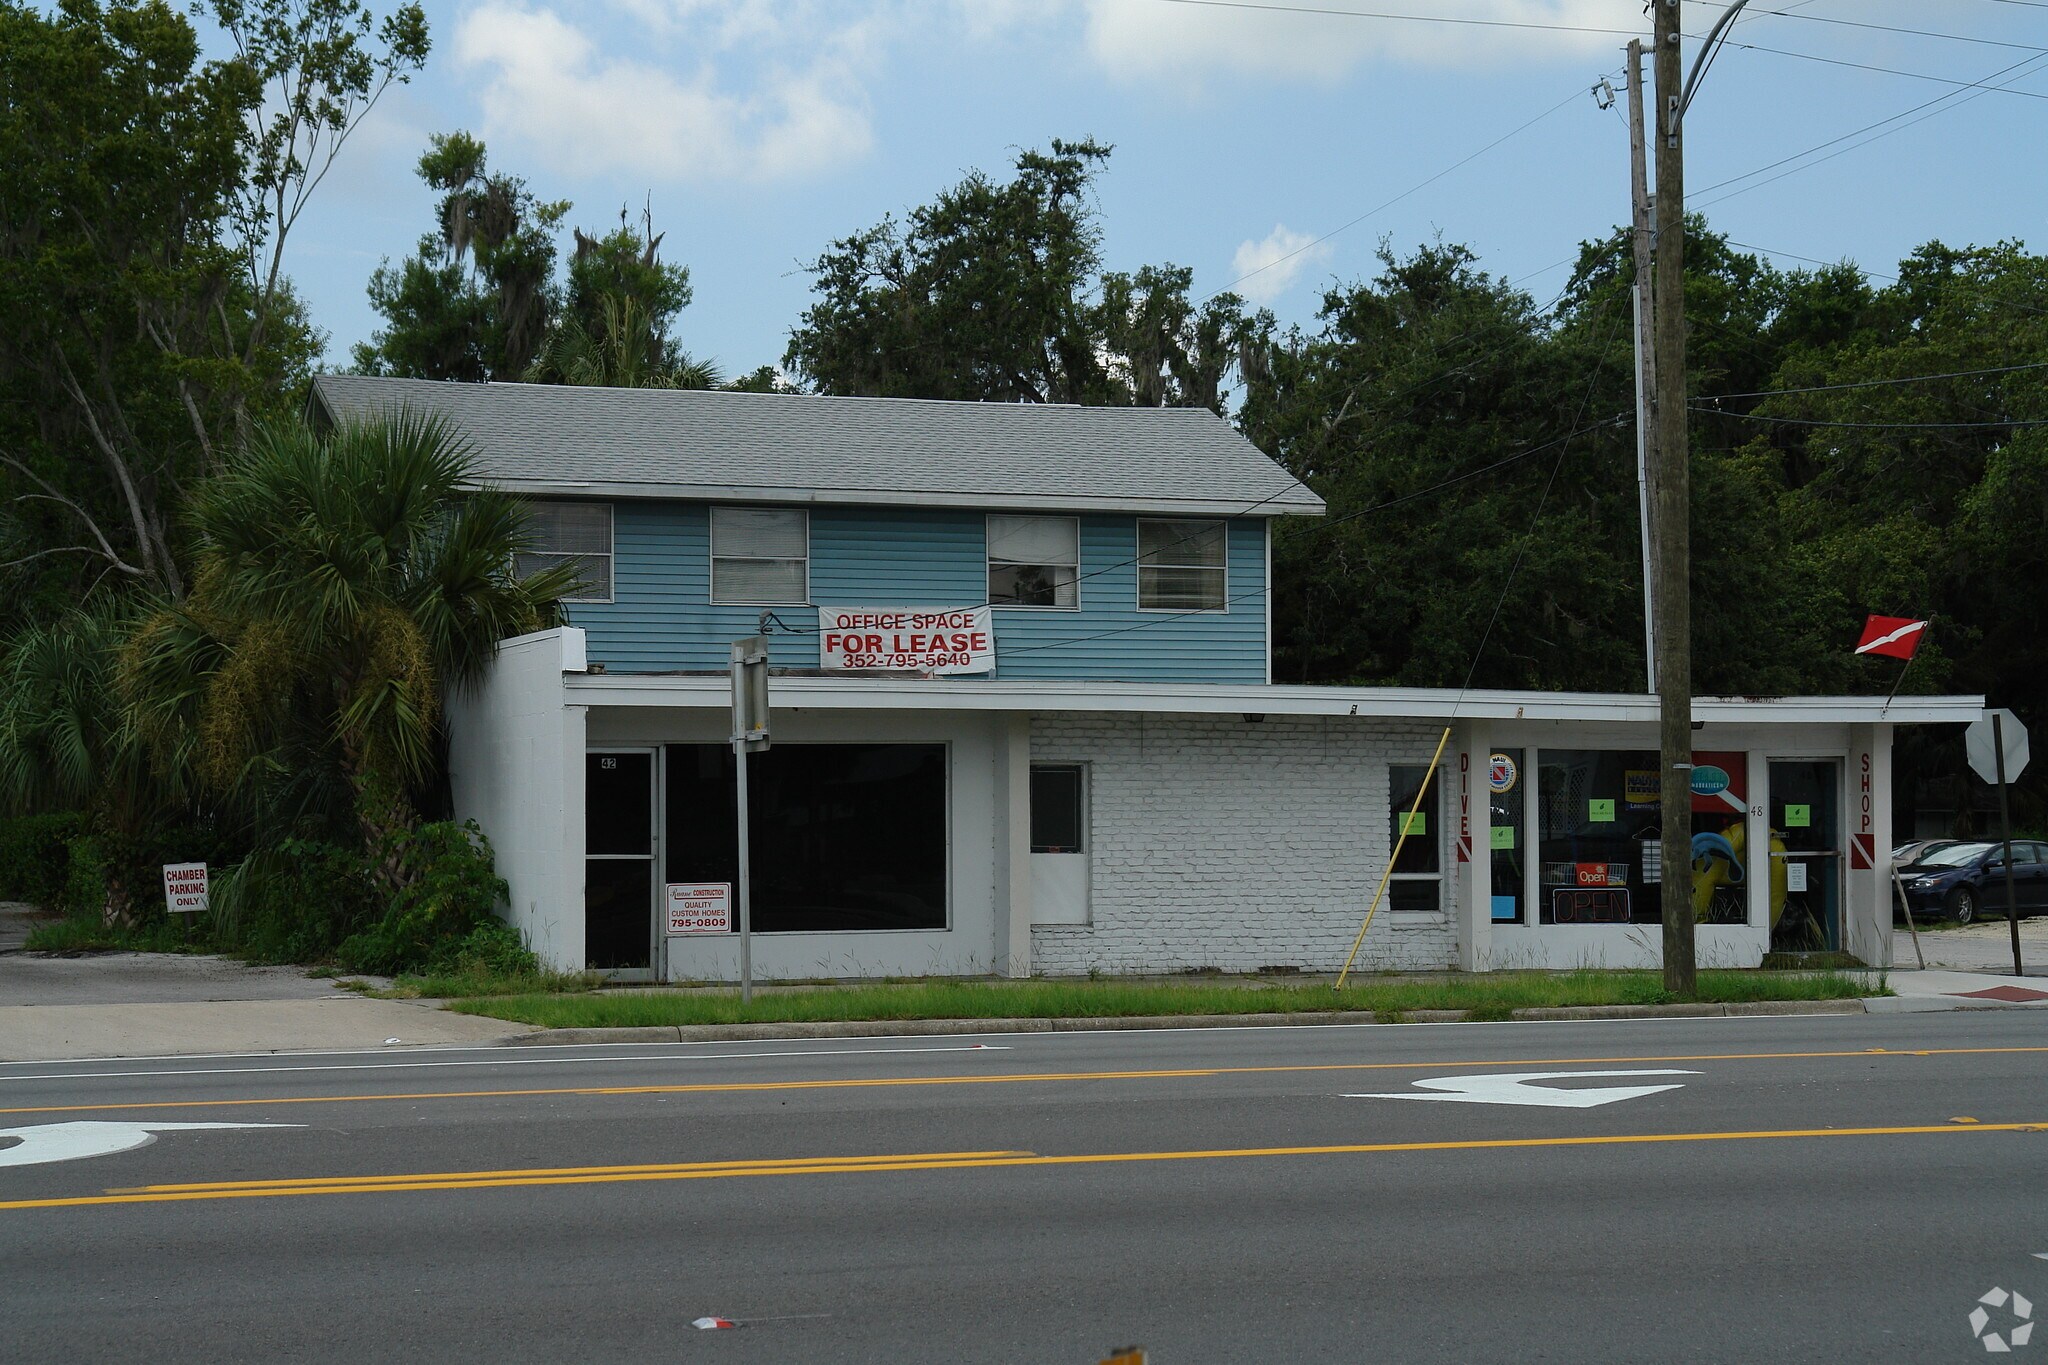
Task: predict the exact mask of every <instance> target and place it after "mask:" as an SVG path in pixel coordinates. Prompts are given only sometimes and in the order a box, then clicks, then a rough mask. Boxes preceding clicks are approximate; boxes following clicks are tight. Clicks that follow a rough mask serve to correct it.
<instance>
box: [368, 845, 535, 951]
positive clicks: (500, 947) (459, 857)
mask: <svg viewBox="0 0 2048 1365" xmlns="http://www.w3.org/2000/svg"><path fill="white" fill-rule="evenodd" d="M379 852H380V855H381V856H380V857H379V858H378V863H379V864H380V865H385V866H389V865H395V866H396V867H397V868H398V869H399V870H400V873H401V876H402V878H403V881H404V887H403V889H402V890H400V891H399V892H398V894H397V895H396V896H394V897H393V898H392V901H391V905H390V907H389V908H388V909H387V910H386V912H385V913H384V916H383V917H382V919H381V920H379V921H378V922H377V923H375V924H373V925H371V926H369V927H368V928H366V929H364V930H363V931H362V932H361V933H358V934H355V935H352V936H351V937H350V938H349V939H347V940H346V941H345V942H344V943H342V945H341V948H340V952H339V954H338V956H339V957H340V960H341V965H342V967H343V968H344V969H346V970H348V971H352V972H377V973H380V974H384V975H395V974H397V973H399V972H440V971H448V970H453V969H455V968H456V967H457V966H458V964H462V963H464V962H465V961H474V962H476V963H477V964H478V965H480V966H482V965H486V964H488V965H489V966H490V967H491V969H493V970H505V971H517V970H530V969H532V968H534V967H536V966H538V963H536V962H535V960H534V958H533V954H532V953H530V952H528V951H527V949H526V947H525V945H524V944H522V943H521V942H520V941H519V935H518V934H517V932H515V931H514V930H513V929H512V928H511V926H509V925H507V924H505V923H504V922H503V921H501V920H499V919H498V917H497V913H496V912H497V908H498V906H499V905H500V904H502V903H503V902H504V900H505V899H506V896H507V895H508V889H507V887H506V885H505V881H504V879H503V878H502V877H500V876H498V874H497V872H496V870H495V869H494V868H493V866H492V862H491V844H490V840H488V839H486V838H485V837H484V832H483V830H481V829H480V828H478V827H477V823H476V822H475V821H474V820H471V821H469V822H467V823H466V824H460V825H458V824H455V823H453V822H451V821H442V822H439V823H436V824H429V825H421V826H420V827H419V828H417V829H413V830H409V831H405V832H403V833H400V834H397V835H395V836H393V837H392V838H391V839H389V840H388V841H387V843H386V846H385V847H384V848H383V849H381V850H380V851H379Z"/></svg>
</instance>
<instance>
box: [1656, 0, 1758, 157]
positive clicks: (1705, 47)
mask: <svg viewBox="0 0 2048 1365" xmlns="http://www.w3.org/2000/svg"><path fill="white" fill-rule="evenodd" d="M1748 3H1749V0H1735V3H1734V4H1732V5H1730V6H1728V8H1727V9H1725V10H1723V11H1722V13H1721V17H1720V18H1719V19H1717V20H1715V21H1714V26H1713V27H1712V28H1710V29H1708V30H1707V36H1706V40H1705V41H1704V42H1702V43H1701V44H1700V55H1699V56H1697V57H1695V58H1693V61H1692V73H1691V74H1690V75H1688V76H1687V77H1686V78H1685V93H1684V94H1682V95H1680V96H1679V97H1678V117H1679V118H1681V119H1683V118H1684V117H1685V111H1686V110H1687V109H1690V108H1691V107H1692V97H1693V92H1694V91H1696V90H1698V89H1699V86H1700V77H1702V76H1704V75H1706V74H1707V64H1708V63H1709V62H1711V61H1713V59H1714V53H1715V52H1717V51H1718V50H1719V49H1720V44H1721V40H1722V38H1723V37H1724V36H1725V35H1726V34H1727V32H1728V26H1729V25H1730V24H1733V23H1734V22H1735V16H1736V15H1738V14H1740V13H1742V7H1743V6H1744V5H1747V4H1748ZM1664 131H1665V135H1666V136H1669V135H1670V133H1671V130H1670V129H1669V128H1667V129H1665V130H1664Z"/></svg>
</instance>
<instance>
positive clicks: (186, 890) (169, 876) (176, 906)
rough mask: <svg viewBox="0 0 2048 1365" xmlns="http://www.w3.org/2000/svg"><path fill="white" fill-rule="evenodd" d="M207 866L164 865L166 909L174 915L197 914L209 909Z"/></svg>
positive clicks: (187, 864)
mask: <svg viewBox="0 0 2048 1365" xmlns="http://www.w3.org/2000/svg"><path fill="white" fill-rule="evenodd" d="M207 908H208V906H207V900H206V864H205V863H165V864H164V909H166V910H168V911H170V912H171V913H172V914H174V915H191V914H197V913H198V912H199V911H201V910H205V909H207Z"/></svg>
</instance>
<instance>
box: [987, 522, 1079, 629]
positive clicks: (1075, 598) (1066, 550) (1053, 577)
mask: <svg viewBox="0 0 2048 1365" xmlns="http://www.w3.org/2000/svg"><path fill="white" fill-rule="evenodd" d="M1080 582H1081V523H1080V521H1079V520H1077V519H1076V518H1074V517H1007V516H991V517H990V518H989V519H988V600H989V604H990V605H991V606H997V607H1072V606H1076V605H1078V604H1079V593H1080Z"/></svg>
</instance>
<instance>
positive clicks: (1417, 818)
mask: <svg viewBox="0 0 2048 1365" xmlns="http://www.w3.org/2000/svg"><path fill="white" fill-rule="evenodd" d="M1401 832H1402V833H1403V834H1427V833H1429V812H1428V811H1420V810H1418V811H1405V810H1404V811H1402V812H1401Z"/></svg>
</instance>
